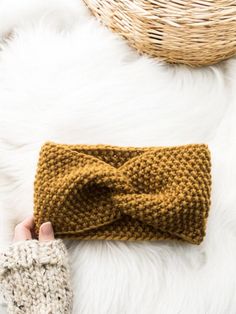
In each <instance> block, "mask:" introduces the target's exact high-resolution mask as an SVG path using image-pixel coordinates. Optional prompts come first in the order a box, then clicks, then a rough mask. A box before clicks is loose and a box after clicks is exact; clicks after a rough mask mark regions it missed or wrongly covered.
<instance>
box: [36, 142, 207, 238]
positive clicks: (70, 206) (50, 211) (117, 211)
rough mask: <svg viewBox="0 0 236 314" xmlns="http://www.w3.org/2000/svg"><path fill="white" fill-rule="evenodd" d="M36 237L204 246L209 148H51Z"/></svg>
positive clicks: (39, 177)
mask: <svg viewBox="0 0 236 314" xmlns="http://www.w3.org/2000/svg"><path fill="white" fill-rule="evenodd" d="M34 188H35V189H34V217H35V224H36V228H35V231H36V234H38V232H39V227H40V225H41V224H42V223H43V222H45V221H48V220H50V221H51V222H52V224H53V228H54V232H55V236H56V237H60V238H73V239H108V240H130V241H135V240H163V239H178V240H180V239H181V240H185V241H188V242H190V243H194V244H200V243H201V241H202V240H203V238H204V236H205V233H206V221H207V218H208V212H209V208H210V193H211V160H210V151H209V149H208V146H207V145H205V144H189V145H183V146H173V147H121V146H111V145H105V144H98V145H84V144H71V145H66V144H57V143H54V142H50V141H48V142H46V143H45V144H44V145H43V146H42V147H41V151H40V154H39V161H38V166H37V172H36V175H35V182H34Z"/></svg>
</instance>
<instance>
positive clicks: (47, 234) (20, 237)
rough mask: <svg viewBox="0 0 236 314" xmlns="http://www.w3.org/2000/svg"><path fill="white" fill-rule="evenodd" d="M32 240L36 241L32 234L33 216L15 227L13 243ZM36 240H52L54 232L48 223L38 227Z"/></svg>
mask: <svg viewBox="0 0 236 314" xmlns="http://www.w3.org/2000/svg"><path fill="white" fill-rule="evenodd" d="M32 239H36V236H35V233H34V216H33V215H30V216H28V217H27V218H25V219H24V220H23V221H22V222H21V223H19V224H17V225H16V226H15V233H14V238H13V242H16V241H24V240H32ZM38 240H39V241H50V240H54V232H53V228H52V224H51V222H50V221H47V222H45V223H43V224H42V225H41V226H40V229H39V238H38Z"/></svg>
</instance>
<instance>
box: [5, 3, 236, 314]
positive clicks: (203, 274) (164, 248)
mask: <svg viewBox="0 0 236 314" xmlns="http://www.w3.org/2000/svg"><path fill="white" fill-rule="evenodd" d="M0 36H1V37H2V45H1V50H0V219H1V220H0V221H1V225H0V227H1V229H0V248H1V249H3V248H4V247H5V246H7V245H8V244H9V243H10V241H11V239H12V236H13V231H14V226H15V224H17V223H18V222H20V221H21V220H22V219H23V218H24V217H25V216H27V215H28V214H30V213H31V212H32V210H33V180H34V175H35V170H36V163H37V160H38V153H39V149H40V147H41V145H42V144H43V143H44V142H45V141H46V140H52V141H55V142H58V143H68V144H69V143H71V144H72V143H74V144H76V143H88V144H98V143H103V144H112V145H127V146H151V145H153V146H154V145H155V146H158V145H162V146H168V145H181V144H187V143H207V144H209V147H210V149H211V152H212V174H213V191H212V206H211V210H210V214H209V219H208V224H207V235H206V237H205V240H204V241H203V243H202V244H201V245H199V246H196V245H191V244H187V243H186V244H184V243H176V242H174V241H172V242H168V241H159V242H156V243H149V242H145V243H125V242H119V241H116V242H115V241H68V240H66V241H65V243H66V245H67V247H68V250H69V254H70V262H71V268H72V274H73V287H74V293H75V296H76V297H75V300H74V312H73V313H74V314H90V313H91V314H121V313H122V314H156V313H157V314H235V313H236V267H235V265H236V194H235V191H236V128H235V123H236V59H235V60H234V59H231V60H229V61H227V62H224V63H222V64H221V65H217V66H212V67H208V68H202V69H190V68H187V67H184V66H169V65H166V64H164V63H162V62H157V61H154V60H153V59H150V58H148V57H146V56H145V57H140V56H138V55H137V54H136V52H135V51H133V50H132V49H131V48H129V47H128V46H127V44H126V43H125V42H124V41H123V40H122V39H120V38H119V37H118V36H116V35H114V34H112V33H110V32H109V31H108V30H107V29H105V28H104V27H102V26H101V25H100V24H99V23H98V22H97V21H96V20H95V19H94V18H93V17H91V16H90V15H89V13H88V11H87V10H86V8H85V6H84V4H83V3H82V2H80V1H79V0H77V1H75V0H60V1H58V0H57V1H56V0H55V1H52V0H48V1H46V0H45V1H39V0H35V1H33V0H24V1H23V0H21V1H16V0H7V1H3V0H0ZM9 36H10V37H9ZM6 38H8V39H7V40H6ZM5 312H6V310H5V307H4V305H2V307H1V310H0V313H5Z"/></svg>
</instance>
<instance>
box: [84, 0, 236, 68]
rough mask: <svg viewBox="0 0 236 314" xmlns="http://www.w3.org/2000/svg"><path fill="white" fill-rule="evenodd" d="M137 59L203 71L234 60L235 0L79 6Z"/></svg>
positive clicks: (129, 0) (113, 0) (134, 0)
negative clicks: (120, 39) (115, 35)
mask: <svg viewBox="0 0 236 314" xmlns="http://www.w3.org/2000/svg"><path fill="white" fill-rule="evenodd" d="M84 2H85V3H86V4H87V6H88V8H89V9H90V10H91V11H92V13H93V14H94V15H95V16H96V17H98V18H99V20H100V21H101V22H102V23H103V24H104V25H106V26H108V27H109V28H110V29H111V30H112V31H114V32H116V33H118V34H120V35H121V36H123V37H124V38H126V39H127V40H128V42H129V44H130V45H131V46H132V47H134V48H136V49H137V50H138V52H139V53H146V54H148V55H150V56H152V57H158V58H161V59H163V60H165V61H167V62H170V63H183V64H187V65H190V66H204V65H210V64H214V63H217V62H219V61H222V60H224V59H227V58H229V57H231V56H233V55H234V54H236V1H235V0H199V1H196V0H175V1H173V0H84Z"/></svg>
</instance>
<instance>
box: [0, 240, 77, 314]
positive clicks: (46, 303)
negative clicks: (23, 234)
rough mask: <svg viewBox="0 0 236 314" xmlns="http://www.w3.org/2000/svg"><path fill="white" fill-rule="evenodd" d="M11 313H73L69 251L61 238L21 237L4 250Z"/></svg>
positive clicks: (0, 278) (2, 274) (0, 270)
mask: <svg viewBox="0 0 236 314" xmlns="http://www.w3.org/2000/svg"><path fill="white" fill-rule="evenodd" d="M0 283H1V284H2V291H3V297H4V299H5V300H6V302H7V304H8V313H14V314H16V313H17V314H18V313H19V314H20V313H24V314H28V313H30V314H34V313H35V314H36V313H37V314H47V313H51V314H59V313H68V314H69V313H71V311H72V297H73V292H72V288H71V281H70V273H69V263H68V253H67V249H66V247H65V245H64V243H63V241H62V240H61V239H55V240H51V241H44V242H41V241H38V240H28V241H18V242H14V243H12V244H11V245H10V246H9V247H8V248H7V249H6V250H5V251H4V252H2V253H0Z"/></svg>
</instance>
